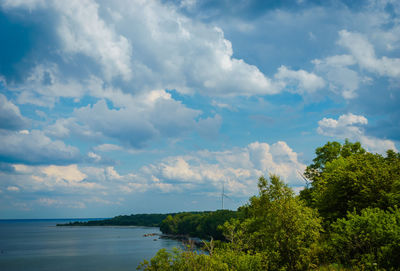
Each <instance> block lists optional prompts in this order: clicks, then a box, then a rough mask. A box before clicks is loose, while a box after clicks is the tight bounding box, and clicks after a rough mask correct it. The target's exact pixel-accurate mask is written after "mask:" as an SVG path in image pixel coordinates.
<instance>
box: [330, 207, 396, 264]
mask: <svg viewBox="0 0 400 271" xmlns="http://www.w3.org/2000/svg"><path fill="white" fill-rule="evenodd" d="M328 242H329V246H330V249H331V252H332V253H333V257H334V258H335V259H336V260H337V261H338V262H339V263H342V264H345V265H347V266H359V267H362V268H364V269H366V270H376V269H386V270H395V269H396V270H398V268H399V267H400V210H399V209H398V208H391V209H390V210H389V211H384V210H381V209H378V208H373V209H372V208H367V209H364V210H362V211H361V214H357V213H355V212H353V213H349V214H348V215H347V217H346V218H342V219H338V220H337V221H336V222H335V223H333V224H332V226H331V233H330V240H328Z"/></svg>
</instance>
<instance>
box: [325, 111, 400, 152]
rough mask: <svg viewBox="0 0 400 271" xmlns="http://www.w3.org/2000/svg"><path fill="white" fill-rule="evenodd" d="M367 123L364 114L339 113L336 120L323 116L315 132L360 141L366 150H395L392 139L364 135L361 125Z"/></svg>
mask: <svg viewBox="0 0 400 271" xmlns="http://www.w3.org/2000/svg"><path fill="white" fill-rule="evenodd" d="M367 124H368V120H367V119H366V118H365V117H364V116H360V115H354V114H351V113H349V114H346V115H341V116H340V117H339V119H337V120H335V119H332V118H323V119H322V120H320V121H319V122H318V128H317V132H318V133H319V134H321V135H325V136H330V137H335V138H338V139H346V138H347V139H349V140H352V141H360V143H361V144H362V145H363V146H364V147H365V148H367V150H369V151H372V152H378V153H381V154H384V153H385V152H386V151H387V150H389V149H391V150H394V151H396V152H397V149H396V146H395V144H394V142H393V141H391V140H387V139H379V138H376V137H372V136H367V135H365V132H364V129H363V126H365V125H367Z"/></svg>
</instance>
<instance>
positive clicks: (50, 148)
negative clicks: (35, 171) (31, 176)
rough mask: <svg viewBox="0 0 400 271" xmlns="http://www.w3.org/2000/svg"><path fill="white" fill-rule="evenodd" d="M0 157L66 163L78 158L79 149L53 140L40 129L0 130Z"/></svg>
mask: <svg viewBox="0 0 400 271" xmlns="http://www.w3.org/2000/svg"><path fill="white" fill-rule="evenodd" d="M0 159H1V161H3V162H6V163H25V164H32V165H39V164H68V163H71V162H76V161H78V160H79V159H80V153H79V150H78V149H77V148H75V147H73V146H68V145H65V143H64V142H62V141H59V140H55V141H53V140H52V139H50V138H49V137H47V136H46V135H45V134H44V133H43V132H42V131H39V130H32V131H30V132H29V131H27V130H23V131H20V132H0Z"/></svg>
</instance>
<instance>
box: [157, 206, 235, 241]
mask: <svg viewBox="0 0 400 271" xmlns="http://www.w3.org/2000/svg"><path fill="white" fill-rule="evenodd" d="M236 216H237V212H235V211H230V210H217V211H215V212H202V213H179V214H176V215H174V216H172V215H169V216H167V217H166V218H165V219H164V220H163V221H162V222H161V225H160V230H161V232H162V233H165V234H174V235H189V236H192V237H199V238H204V239H211V238H213V239H216V240H224V236H223V234H222V230H221V229H219V228H218V226H219V225H222V224H223V223H224V222H225V221H228V220H229V219H232V218H235V217H236Z"/></svg>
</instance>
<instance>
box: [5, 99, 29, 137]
mask: <svg viewBox="0 0 400 271" xmlns="http://www.w3.org/2000/svg"><path fill="white" fill-rule="evenodd" d="M26 123H27V120H26V119H25V118H24V117H23V116H22V115H21V112H20V111H19V108H18V107H17V106H16V105H15V104H13V103H12V102H11V101H8V100H7V98H6V96H4V95H3V94H0V129H6V130H20V129H22V128H24V127H25V126H26Z"/></svg>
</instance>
